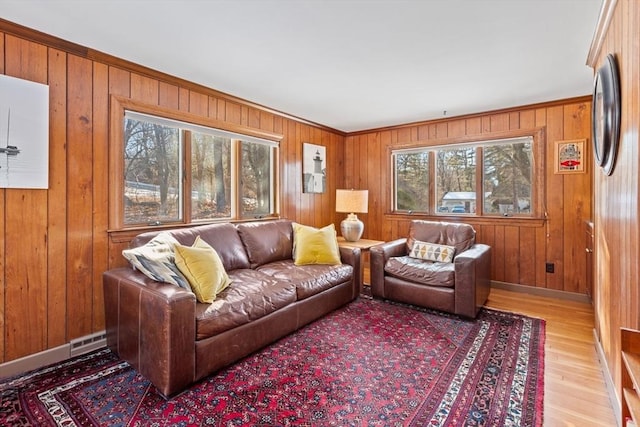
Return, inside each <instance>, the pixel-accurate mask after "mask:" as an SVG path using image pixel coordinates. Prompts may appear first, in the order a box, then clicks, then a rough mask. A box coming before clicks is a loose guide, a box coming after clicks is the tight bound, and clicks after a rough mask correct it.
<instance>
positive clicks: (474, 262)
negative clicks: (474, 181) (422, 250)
mask: <svg viewBox="0 0 640 427" xmlns="http://www.w3.org/2000/svg"><path fill="white" fill-rule="evenodd" d="M475 234H476V232H475V230H474V229H473V227H472V226H471V225H469V224H460V223H450V222H437V221H422V220H415V221H412V222H411V225H410V229H409V236H408V237H407V238H402V239H398V240H394V241H392V242H387V243H384V244H380V245H377V246H373V247H372V248H371V249H370V252H369V255H370V263H371V294H372V295H373V296H374V297H376V298H385V299H389V300H393V301H399V302H405V303H409V304H414V305H418V306H421V307H427V308H433V309H436V310H440V311H446V312H448V313H453V314H458V315H461V316H465V317H472V318H475V317H476V315H477V314H478V311H480V308H481V307H482V306H483V304H484V303H485V302H486V300H487V297H488V296H489V290H490V284H491V281H490V278H491V276H490V275H491V248H490V247H489V246H487V245H484V244H478V243H475ZM415 241H421V242H429V243H435V244H440V245H448V246H453V247H455V252H454V258H453V262H450V263H442V262H433V261H427V260H423V259H416V258H414V257H410V256H409V252H410V251H411V249H412V247H413V244H414V242H415Z"/></svg>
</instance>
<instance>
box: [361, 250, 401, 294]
mask: <svg viewBox="0 0 640 427" xmlns="http://www.w3.org/2000/svg"><path fill="white" fill-rule="evenodd" d="M404 255H407V239H406V238H403V239H397V240H392V241H391V242H386V243H381V244H379V245H376V246H372V247H371V248H370V249H369V263H370V265H371V295H373V296H374V297H380V298H385V292H384V266H385V264H386V263H387V261H388V260H389V258H391V257H395V256H404Z"/></svg>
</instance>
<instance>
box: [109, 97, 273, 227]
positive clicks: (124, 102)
mask: <svg viewBox="0 0 640 427" xmlns="http://www.w3.org/2000/svg"><path fill="white" fill-rule="evenodd" d="M126 112H131V113H134V114H135V113H137V114H140V115H147V116H151V117H155V118H158V119H160V120H162V119H167V120H170V121H175V122H181V123H185V124H187V125H192V126H195V127H204V128H207V129H211V130H217V131H221V132H222V133H229V134H233V135H235V136H236V138H235V141H234V138H233V137H232V136H231V139H232V153H231V155H232V174H236V175H237V174H239V173H240V171H239V170H237V169H236V168H237V167H239V166H241V165H240V163H239V162H240V159H239V158H240V156H239V155H238V153H239V151H240V149H239V148H237V149H236V148H234V146H235V145H238V146H239V145H240V144H237V141H241V140H242V139H241V138H237V136H246V137H248V138H250V139H257V140H264V143H265V145H272V146H274V147H275V154H274V156H273V159H272V171H273V172H272V174H271V175H272V176H273V182H272V183H271V191H272V194H273V197H272V203H273V214H271V215H268V216H265V215H261V216H260V217H261V218H262V217H265V218H266V217H277V216H278V215H279V207H280V194H279V187H280V183H279V180H280V176H279V167H278V165H279V162H280V160H279V156H280V142H281V141H282V139H283V137H284V136H283V135H281V134H277V133H274V132H269V131H263V130H260V129H254V128H249V127H246V126H242V125H238V124H235V123H228V122H223V121H220V120H217V119H212V118H209V117H203V116H199V115H195V114H192V113H187V112H182V111H177V110H173V109H168V108H164V107H160V106H156V105H150V104H146V103H143V102H140V101H135V100H132V99H129V98H124V97H120V96H116V95H112V96H111V102H110V119H109V130H110V132H109V231H126V230H140V229H147V228H162V227H176V226H186V225H190V224H206V223H214V222H232V221H242V220H247V219H254V218H250V217H246V216H245V217H241V216H240V213H241V209H240V206H239V205H240V201H239V200H238V194H239V191H238V188H236V187H237V186H238V185H239V183H238V181H237V180H236V182H235V185H232V188H231V197H232V200H231V201H230V203H232V213H231V218H209V219H202V220H193V219H192V218H191V185H192V182H191V173H190V171H191V141H190V138H185V141H184V143H183V146H182V153H181V162H182V165H181V167H182V179H181V183H182V186H183V194H184V197H183V198H182V200H181V204H182V206H181V209H182V215H183V218H182V219H181V220H179V221H176V222H166V223H161V224H144V223H139V224H126V223H125V218H124V197H123V195H124V179H123V177H124V163H125V159H124V155H123V153H124V144H125V141H124V126H123V123H124V118H125V113H126ZM183 132H187V133H188V132H189V129H187V130H186V131H185V130H183ZM249 142H252V141H249ZM232 181H233V180H232ZM187 194H188V196H187Z"/></svg>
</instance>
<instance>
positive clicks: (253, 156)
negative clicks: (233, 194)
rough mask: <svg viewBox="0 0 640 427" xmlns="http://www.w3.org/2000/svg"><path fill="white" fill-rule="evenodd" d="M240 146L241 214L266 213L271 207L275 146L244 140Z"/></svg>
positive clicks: (256, 214)
mask: <svg viewBox="0 0 640 427" xmlns="http://www.w3.org/2000/svg"><path fill="white" fill-rule="evenodd" d="M241 146H242V155H241V165H242V167H241V169H240V182H241V194H240V197H241V204H240V208H241V210H242V212H241V216H243V217H247V216H248V217H260V216H264V215H268V214H269V213H270V212H271V211H272V209H273V206H272V202H271V200H272V194H271V189H272V187H271V183H272V182H273V179H272V175H273V170H272V168H273V158H274V157H273V156H274V153H275V148H274V147H271V146H269V145H264V144H258V143H252V142H245V141H242V143H241Z"/></svg>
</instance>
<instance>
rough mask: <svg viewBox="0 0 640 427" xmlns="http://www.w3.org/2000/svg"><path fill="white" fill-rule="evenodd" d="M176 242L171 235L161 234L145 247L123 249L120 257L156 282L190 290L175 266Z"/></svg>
mask: <svg viewBox="0 0 640 427" xmlns="http://www.w3.org/2000/svg"><path fill="white" fill-rule="evenodd" d="M177 244H178V241H177V240H176V238H175V237H173V236H172V235H171V234H169V233H166V232H163V233H160V234H158V235H157V236H156V237H154V238H153V239H151V240H150V241H149V242H148V243H147V244H146V245H144V246H139V247H137V248H132V249H125V250H124V251H122V255H123V256H124V257H125V258H126V259H127V260H129V262H130V263H131V265H133V267H134V268H135V269H136V270H139V271H140V272H142V273H143V274H144V275H145V276H147V277H149V278H151V279H153V280H156V281H158V282H167V283H171V284H172V285H176V286H180V287H181V288H185V289H187V290H189V291H190V290H191V288H190V287H189V282H188V281H187V279H186V278H185V277H184V276H183V275H182V273H180V270H178V267H177V266H176V264H175V253H174V247H175V245H177Z"/></svg>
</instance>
